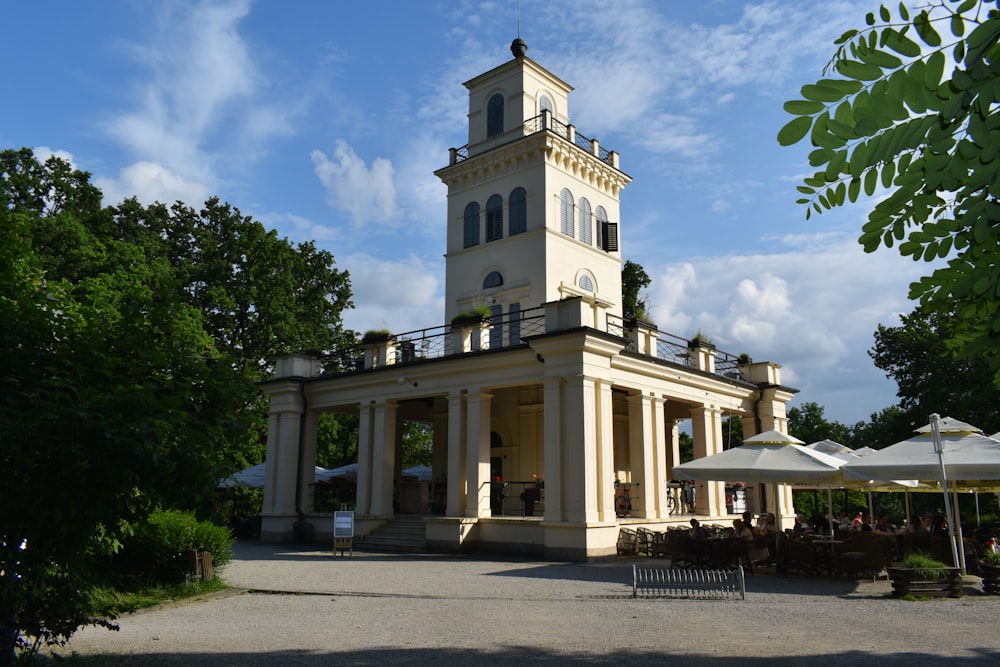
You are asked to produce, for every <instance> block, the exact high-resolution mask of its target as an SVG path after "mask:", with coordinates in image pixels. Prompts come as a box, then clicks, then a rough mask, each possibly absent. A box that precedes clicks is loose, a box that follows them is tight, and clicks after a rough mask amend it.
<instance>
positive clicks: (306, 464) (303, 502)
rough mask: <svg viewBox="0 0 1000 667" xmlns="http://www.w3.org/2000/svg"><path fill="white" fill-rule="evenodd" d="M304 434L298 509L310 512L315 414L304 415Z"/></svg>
mask: <svg viewBox="0 0 1000 667" xmlns="http://www.w3.org/2000/svg"><path fill="white" fill-rule="evenodd" d="M304 421H305V424H304V427H305V434H304V436H303V438H302V458H301V459H299V465H298V468H299V470H298V474H299V476H300V479H301V481H302V483H301V484H300V485H299V507H300V508H301V509H302V511H303V512H306V513H309V512H312V511H313V509H314V507H315V502H314V495H315V494H314V493H313V490H314V488H315V487H313V486H312V485H313V483H314V482H315V477H316V431H317V429H318V427H319V417H318V415H317V414H316V413H315V412H307V413H306V415H305V419H304Z"/></svg>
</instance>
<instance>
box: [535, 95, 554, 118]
mask: <svg viewBox="0 0 1000 667" xmlns="http://www.w3.org/2000/svg"><path fill="white" fill-rule="evenodd" d="M545 109H547V110H548V112H549V113H550V114H552V115H555V113H556V112H555V109H553V108H552V100H550V99H549V96H548V95H542V96H541V97H539V98H538V113H542V111H543V110H545Z"/></svg>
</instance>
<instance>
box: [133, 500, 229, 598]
mask: <svg viewBox="0 0 1000 667" xmlns="http://www.w3.org/2000/svg"><path fill="white" fill-rule="evenodd" d="M233 542H234V538H233V536H232V535H231V534H230V532H229V529H228V528H226V527H225V526H217V525H215V524H213V523H211V522H210V521H199V520H198V519H197V518H196V517H195V515H194V513H193V512H183V511H179V510H163V511H157V512H154V513H152V514H151V515H149V516H148V517H146V518H145V519H143V520H141V521H140V522H139V523H138V524H137V525H136V526H135V528H134V530H133V531H132V534H131V535H130V536H129V537H127V538H126V539H125V540H124V542H123V546H122V550H121V553H120V554H119V555H118V557H116V558H115V560H114V562H115V564H116V565H118V566H120V569H121V570H124V571H127V572H130V573H133V574H138V575H141V576H144V577H149V578H152V579H153V580H155V581H183V580H184V575H185V573H187V572H188V570H189V569H190V568H189V565H188V555H189V553H190V552H191V551H209V552H211V554H212V565H213V567H214V568H216V569H221V568H223V567H225V565H226V564H227V563H228V562H229V561H231V560H232V557H233Z"/></svg>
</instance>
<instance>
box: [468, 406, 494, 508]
mask: <svg viewBox="0 0 1000 667" xmlns="http://www.w3.org/2000/svg"><path fill="white" fill-rule="evenodd" d="M492 399H493V396H492V395H491V394H488V393H478V392H477V393H473V392H469V394H468V395H467V396H466V405H467V408H468V422H467V431H466V433H467V443H466V444H467V454H466V467H467V470H468V473H467V474H468V486H467V487H466V489H467V490H466V505H465V515H466V516H470V517H488V516H490V481H491V480H490V402H491V401H492Z"/></svg>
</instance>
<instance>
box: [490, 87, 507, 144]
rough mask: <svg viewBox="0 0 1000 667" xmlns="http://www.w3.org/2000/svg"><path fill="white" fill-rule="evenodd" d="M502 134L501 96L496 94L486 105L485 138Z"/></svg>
mask: <svg viewBox="0 0 1000 667" xmlns="http://www.w3.org/2000/svg"><path fill="white" fill-rule="evenodd" d="M501 132H503V95H501V94H500V93H497V94H496V95H494V96H493V97H491V98H490V101H489V102H487V103H486V136H487V138H488V137H492V136H493V135H495V134H500V133H501Z"/></svg>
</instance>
